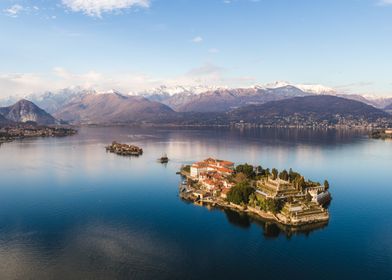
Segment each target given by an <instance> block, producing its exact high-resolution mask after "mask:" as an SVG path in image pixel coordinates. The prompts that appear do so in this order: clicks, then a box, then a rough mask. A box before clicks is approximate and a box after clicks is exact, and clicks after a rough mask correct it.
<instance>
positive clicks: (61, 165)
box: [0, 127, 392, 280]
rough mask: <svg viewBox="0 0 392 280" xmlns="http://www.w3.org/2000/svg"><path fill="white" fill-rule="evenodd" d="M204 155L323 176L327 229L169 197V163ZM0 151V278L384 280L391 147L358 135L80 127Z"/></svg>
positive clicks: (388, 258)
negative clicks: (114, 146)
mask: <svg viewBox="0 0 392 280" xmlns="http://www.w3.org/2000/svg"><path fill="white" fill-rule="evenodd" d="M113 140H116V141H119V142H126V143H132V144H136V145H138V146H141V147H142V148H143V149H144V154H143V155H142V156H141V157H138V158H135V157H132V158H129V157H121V156H118V155H115V154H110V153H107V152H106V151H105V146H106V145H107V144H110V143H111V142H112V141H113ZM163 153H167V155H168V156H169V158H170V161H169V163H168V164H167V165H163V164H160V163H158V162H157V158H159V157H160V156H161V155H162V154H163ZM210 156H212V157H217V158H221V159H227V160H231V161H234V162H236V163H245V162H247V163H251V164H257V165H262V166H263V167H264V168H267V167H269V168H272V167H276V168H278V169H279V170H282V169H284V168H285V169H287V170H288V169H289V168H290V167H291V168H293V169H294V170H295V171H298V172H300V173H302V174H304V175H305V177H306V178H309V179H311V180H314V181H320V182H323V181H324V179H328V181H329V183H330V186H331V188H330V190H331V193H332V196H333V200H332V202H331V204H330V206H329V211H330V216H331V218H330V221H329V223H328V225H326V226H324V227H321V228H309V229H304V230H301V231H291V230H290V229H287V228H283V227H279V226H277V225H275V224H273V223H271V222H263V221H254V220H252V219H251V218H249V217H247V216H244V215H239V214H237V213H234V212H230V211H223V210H220V209H208V208H207V207H200V206H197V205H194V204H191V203H187V202H185V201H183V200H181V199H180V198H179V197H178V184H179V182H180V181H181V178H180V177H179V176H178V175H176V171H178V170H179V168H180V167H181V166H182V165H183V164H189V163H191V162H193V161H196V160H202V159H204V158H207V157H210ZM0 158H1V161H0V176H1V180H0V278H1V279H256V278H257V279H280V280H281V279H301V280H305V279H378V280H382V279H392V218H391V214H392V203H391V200H392V167H391V166H392V164H391V163H392V141H382V140H373V139H369V138H368V137H367V136H366V133H364V132H361V131H348V130H339V131H337V130H307V129H303V130H300V129H224V128H221V129H164V128H130V127H102V128H98V127H85V128H81V129H80V131H79V134H78V135H76V136H72V137H67V138H47V139H44V138H42V139H27V140H22V141H15V142H13V143H6V144H3V145H1V146H0Z"/></svg>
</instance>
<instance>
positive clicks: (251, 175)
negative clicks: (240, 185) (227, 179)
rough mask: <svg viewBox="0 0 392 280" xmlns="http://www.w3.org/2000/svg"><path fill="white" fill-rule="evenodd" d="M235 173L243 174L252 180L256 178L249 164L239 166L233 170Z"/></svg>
mask: <svg viewBox="0 0 392 280" xmlns="http://www.w3.org/2000/svg"><path fill="white" fill-rule="evenodd" d="M235 171H236V172H237V173H244V174H245V175H246V177H248V178H249V179H253V178H254V177H255V176H256V173H255V172H254V169H253V165H250V164H247V163H245V164H240V165H238V166H237V167H236V168H235Z"/></svg>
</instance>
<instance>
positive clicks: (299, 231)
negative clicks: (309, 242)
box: [222, 209, 328, 239]
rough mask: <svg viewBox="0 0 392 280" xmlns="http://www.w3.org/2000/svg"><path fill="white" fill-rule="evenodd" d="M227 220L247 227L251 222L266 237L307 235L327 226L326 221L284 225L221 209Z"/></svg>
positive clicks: (235, 224) (244, 227) (238, 225)
mask: <svg viewBox="0 0 392 280" xmlns="http://www.w3.org/2000/svg"><path fill="white" fill-rule="evenodd" d="M222 211H223V212H224V213H225V215H226V218H227V220H228V222H229V223H230V224H232V225H234V226H237V227H240V228H243V229H248V228H250V227H251V225H252V223H254V224H255V225H257V226H258V227H259V228H261V230H262V232H263V236H264V237H265V238H267V239H271V238H272V239H273V238H278V237H279V236H281V235H283V236H285V237H287V238H291V237H292V236H293V235H305V236H309V234H311V233H312V232H313V231H316V230H320V229H323V228H325V227H327V226H328V223H316V224H309V225H303V226H299V227H298V226H297V227H292V226H285V225H282V224H279V223H276V222H274V221H268V220H263V219H261V218H259V217H252V216H249V215H247V214H246V213H239V212H237V211H233V210H230V209H224V210H222Z"/></svg>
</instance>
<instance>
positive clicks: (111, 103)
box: [54, 92, 175, 124]
mask: <svg viewBox="0 0 392 280" xmlns="http://www.w3.org/2000/svg"><path fill="white" fill-rule="evenodd" d="M174 114H175V112H174V111H173V110H172V109H171V108H170V107H168V106H166V105H164V104H161V103H159V102H156V101H151V100H148V99H146V98H144V97H140V96H129V95H127V96H125V95H122V94H120V93H117V92H113V93H103V94H87V95H85V96H83V97H81V98H80V99H79V98H78V99H74V100H72V101H71V102H70V103H68V104H66V105H65V106H64V107H62V108H61V109H59V110H58V111H57V112H55V113H54V116H55V117H56V118H57V119H61V120H63V121H67V122H71V123H85V124H89V123H101V124H103V123H117V124H118V123H132V122H142V121H153V120H155V119H159V118H160V117H161V116H164V117H168V116H171V115H174Z"/></svg>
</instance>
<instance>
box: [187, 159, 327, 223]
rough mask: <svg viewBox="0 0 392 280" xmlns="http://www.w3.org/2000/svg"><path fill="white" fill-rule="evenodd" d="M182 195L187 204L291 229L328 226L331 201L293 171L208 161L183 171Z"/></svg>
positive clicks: (324, 190) (318, 187)
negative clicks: (197, 203)
mask: <svg viewBox="0 0 392 280" xmlns="http://www.w3.org/2000/svg"><path fill="white" fill-rule="evenodd" d="M181 175H182V176H184V181H183V182H182V183H181V184H180V187H179V195H180V197H181V198H183V199H185V200H190V201H193V202H200V203H202V204H206V205H212V206H218V207H224V208H230V209H233V210H235V211H239V212H244V213H248V214H250V215H252V216H255V217H257V218H261V219H268V220H273V221H276V222H278V223H280V224H283V225H288V226H303V225H307V224H315V223H326V222H328V220H329V213H328V210H327V209H326V208H325V205H326V204H327V203H328V202H329V201H330V200H331V195H330V193H329V191H328V189H329V183H328V181H327V180H325V181H324V184H323V185H321V184H320V183H317V182H312V181H310V180H307V181H305V179H304V177H303V176H302V175H301V174H299V173H297V172H294V171H293V170H291V169H290V170H289V171H287V170H283V171H281V172H279V171H278V170H277V169H276V168H273V169H272V170H270V169H268V168H267V169H264V168H262V167H261V166H257V167H254V166H252V165H249V164H241V165H237V166H236V167H235V166H234V163H233V162H230V161H225V160H219V159H213V158H208V159H206V160H204V161H200V162H195V163H193V164H192V165H188V166H184V167H182V168H181Z"/></svg>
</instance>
